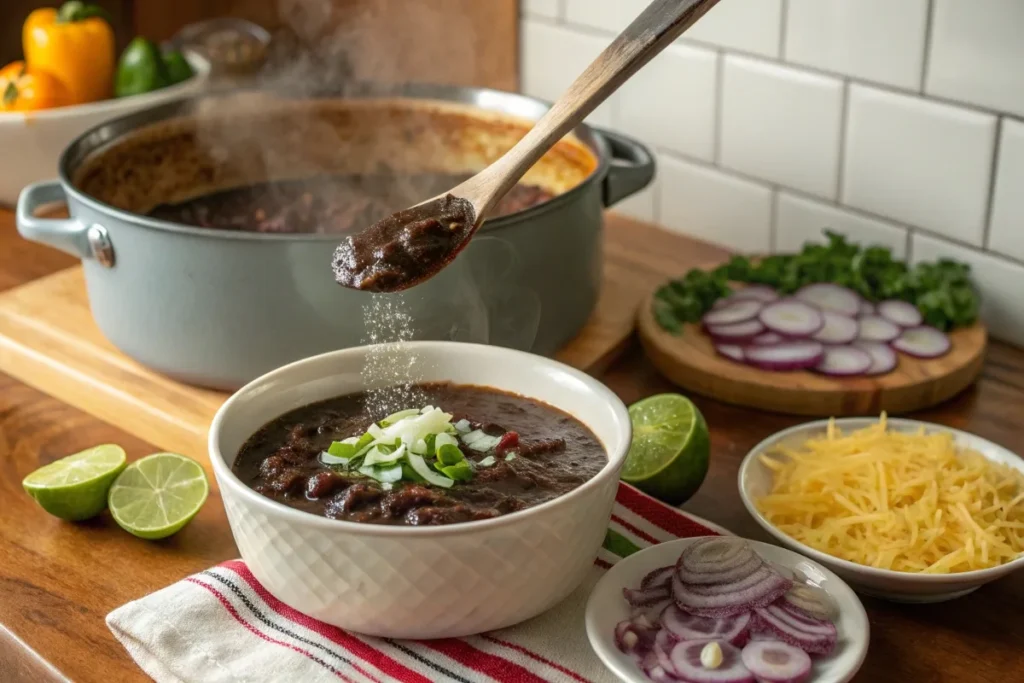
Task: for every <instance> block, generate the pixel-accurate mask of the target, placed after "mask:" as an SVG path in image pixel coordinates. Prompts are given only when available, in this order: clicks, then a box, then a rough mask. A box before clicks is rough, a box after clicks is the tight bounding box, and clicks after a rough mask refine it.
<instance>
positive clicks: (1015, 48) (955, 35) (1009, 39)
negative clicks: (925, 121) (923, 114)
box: [925, 0, 1024, 115]
mask: <svg viewBox="0 0 1024 683" xmlns="http://www.w3.org/2000/svg"><path fill="white" fill-rule="evenodd" d="M934 3H935V7H934V10H933V12H932V38H931V50H930V54H929V60H928V74H927V76H926V79H925V90H926V92H928V94H931V95H939V96H942V97H949V98H953V99H956V100H961V101H964V102H970V103H973V104H978V105H981V106H983V107H990V108H992V109H997V110H999V111H1004V112H1010V113H1014V114H1019V115H1024V40H1022V37H1021V36H1022V30H1024V2H1022V1H1021V0H973V2H970V1H968V2H965V1H964V0H934Z"/></svg>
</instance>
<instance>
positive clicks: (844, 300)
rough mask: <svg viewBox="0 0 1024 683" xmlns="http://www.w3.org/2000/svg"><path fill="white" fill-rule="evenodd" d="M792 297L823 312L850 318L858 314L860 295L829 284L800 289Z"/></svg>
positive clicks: (818, 284) (820, 283) (823, 283)
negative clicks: (831, 312)
mask: <svg viewBox="0 0 1024 683" xmlns="http://www.w3.org/2000/svg"><path fill="white" fill-rule="evenodd" d="M793 296H795V297H796V298H797V299H800V300H801V301H806V302H807V303H809V304H814V305H815V306H817V307H818V308H820V309H822V310H824V311H833V312H834V313H839V314H840V315H845V316H849V317H851V318H852V317H854V316H856V315H857V314H858V313H860V304H861V298H860V295H859V294H857V292H855V291H853V290H852V289H848V288H846V287H842V286H840V285H835V284H832V283H830V282H819V283H816V284H813V285H807V286H806V287H801V288H800V289H798V290H797V291H796V293H795V294H794V295H793Z"/></svg>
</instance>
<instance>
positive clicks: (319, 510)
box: [233, 383, 608, 526]
mask: <svg viewBox="0 0 1024 683" xmlns="http://www.w3.org/2000/svg"><path fill="white" fill-rule="evenodd" d="M414 390H415V393H416V394H417V398H416V402H418V403H419V402H422V403H423V405H424V406H437V407H438V408H440V409H441V410H442V411H444V412H445V413H447V414H450V415H451V422H452V423H453V424H455V425H457V426H458V427H459V429H458V430H455V429H453V430H451V433H452V436H453V437H454V439H455V441H456V442H457V446H458V449H459V450H460V451H461V452H462V454H464V456H465V461H466V468H467V470H468V471H471V474H468V475H467V477H468V478H467V479H465V480H460V481H455V482H454V484H453V485H450V487H448V488H445V487H441V486H435V485H432V484H430V483H429V482H425V481H423V480H422V479H420V480H419V481H416V480H410V479H408V478H403V479H402V480H401V481H397V482H395V483H382V482H381V481H378V480H376V479H373V478H370V477H369V476H365V475H362V474H360V473H359V472H358V471H352V470H350V469H348V468H346V467H343V466H339V465H328V464H325V460H326V461H330V458H329V457H326V458H325V456H324V455H323V454H324V453H325V452H326V451H328V450H329V449H332V447H333V445H334V444H336V443H338V442H340V441H341V440H342V439H346V438H352V437H358V436H360V435H364V434H366V433H367V431H368V430H371V431H372V429H371V425H372V424H374V423H375V420H376V421H378V423H379V421H380V420H381V418H382V417H383V416H379V415H376V416H375V415H369V414H367V412H366V408H365V405H366V400H365V399H366V395H365V394H362V393H359V394H350V395H347V396H341V397H339V398H333V399H329V400H327V401H322V402H319V403H314V404H311V405H308V406H305V407H303V408H299V409H297V410H293V411H291V412H289V413H286V414H284V415H282V416H281V417H279V418H277V419H276V420H274V421H273V422H271V423H269V424H267V425H265V426H264V427H263V428H261V429H260V430H259V431H258V432H256V434H254V435H253V436H252V437H251V438H250V439H249V440H248V441H247V442H246V443H245V444H244V445H243V446H242V448H241V450H240V451H239V454H238V457H237V458H236V459H235V463H234V465H233V469H234V471H235V473H236V474H237V475H238V477H239V478H240V479H241V480H242V481H243V482H245V483H246V484H247V485H248V486H250V487H251V488H253V489H255V490H256V491H257V492H259V493H261V494H263V495H264V496H267V497H268V498H271V499H273V500H276V501H278V502H280V503H283V504H285V505H288V506H289V507H293V508H297V509H299V510H304V511H306V512H310V513H313V514H316V515H322V516H324V517H330V518H333V519H340V520H345V521H350V522H366V523H375V524H395V525H409V526H421V525H438V524H454V523H458V522H469V521H473V520H481V519H490V518H492V517H497V516H499V515H503V514H507V513H510V512H515V511H517V510H522V509H524V508H528V507H531V506H534V505H539V504H541V503H544V502H546V501H549V500H552V499H554V498H557V497H558V496H560V495H563V494H565V493H567V492H569V491H571V490H573V489H575V488H577V487H579V486H580V485H581V484H583V483H584V482H586V481H587V480H589V479H591V478H592V477H593V476H594V475H596V474H597V473H598V472H599V471H600V470H601V469H602V468H603V467H604V466H605V464H607V462H608V457H607V454H606V453H605V450H604V447H603V446H602V445H601V443H600V442H599V441H598V440H597V437H596V436H595V435H594V434H593V432H591V431H590V430H589V429H588V428H587V427H586V426H585V425H583V424H582V423H581V422H579V421H578V420H577V419H575V418H574V417H572V416H571V415H569V414H568V413H565V412H562V411H561V410H558V409H557V408H554V407H552V406H550V405H547V404H545V403H541V402H539V401H534V400H532V399H528V398H525V397H522V396H518V395H515V394H509V393H505V392H501V391H497V390H495V389H490V388H486V387H478V386H469V385H456V384H450V383H431V384H421V385H417V386H416V387H415V388H414ZM424 410H426V408H424ZM407 412H415V411H407ZM481 434H482V435H484V436H486V437H489V438H484V436H481ZM494 442H496V443H494ZM482 444H483V445H482ZM488 444H491V445H489V447H487V448H486V449H485V450H481V448H483V446H484V445H488ZM438 457H439V456H438ZM427 461H428V462H429V461H430V458H429V457H428V458H427ZM447 471H451V470H447Z"/></svg>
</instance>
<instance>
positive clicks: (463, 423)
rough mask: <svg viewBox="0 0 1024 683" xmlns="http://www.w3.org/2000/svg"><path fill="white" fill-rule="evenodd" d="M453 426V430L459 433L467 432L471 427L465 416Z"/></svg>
mask: <svg viewBox="0 0 1024 683" xmlns="http://www.w3.org/2000/svg"><path fill="white" fill-rule="evenodd" d="M453 426H454V427H455V431H457V432H459V433H460V434H469V432H470V431H471V430H472V427H471V426H470V424H469V420H467V419H466V418H462V419H461V420H459V421H458V422H456V423H455V424H454V425H453Z"/></svg>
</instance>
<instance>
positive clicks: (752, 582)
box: [683, 562, 781, 596]
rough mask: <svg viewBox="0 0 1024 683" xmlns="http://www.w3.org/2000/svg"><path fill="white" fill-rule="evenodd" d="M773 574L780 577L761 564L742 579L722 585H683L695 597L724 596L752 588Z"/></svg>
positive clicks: (767, 565) (771, 568)
mask: <svg viewBox="0 0 1024 683" xmlns="http://www.w3.org/2000/svg"><path fill="white" fill-rule="evenodd" d="M773 574H774V575H776V576H781V575H780V574H779V573H778V572H776V571H775V569H774V568H773V567H772V566H771V565H770V564H768V563H767V562H762V564H761V566H760V567H758V568H757V571H755V572H754V573H753V574H751V575H750V576H746V577H744V578H742V579H735V580H732V581H727V582H724V583H686V582H685V581H683V583H684V584H685V585H686V589H687V592H690V593H694V594H695V595H707V596H714V595H726V594H728V593H735V592H738V591H744V590H747V589H748V588H752V587H754V586H756V585H758V584H759V583H761V582H762V581H764V580H765V579H767V578H768V577H769V576H770V575H773Z"/></svg>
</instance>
